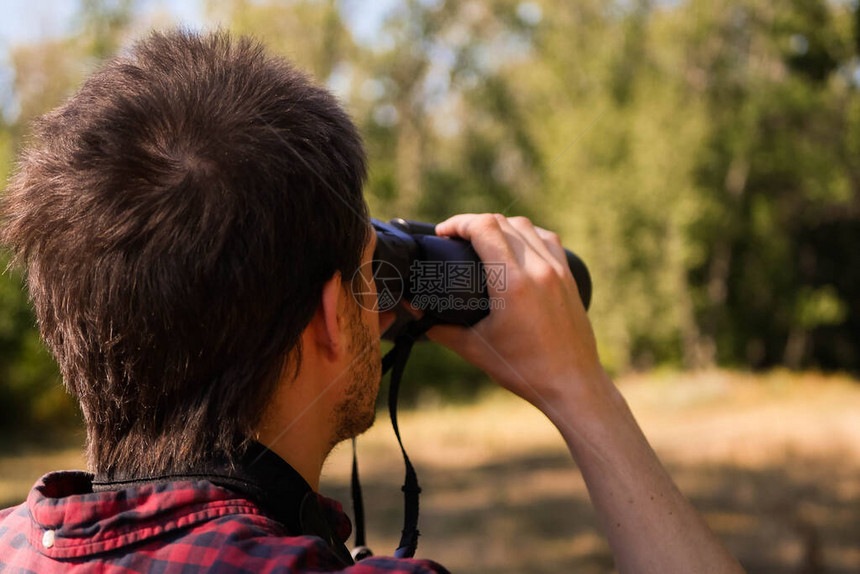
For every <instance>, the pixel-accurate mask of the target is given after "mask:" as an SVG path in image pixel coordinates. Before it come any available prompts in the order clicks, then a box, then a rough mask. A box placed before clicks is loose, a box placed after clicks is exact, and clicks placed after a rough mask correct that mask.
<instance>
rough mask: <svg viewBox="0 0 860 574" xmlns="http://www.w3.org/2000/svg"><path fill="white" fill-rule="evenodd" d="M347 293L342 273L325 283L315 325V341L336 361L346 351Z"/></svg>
mask: <svg viewBox="0 0 860 574" xmlns="http://www.w3.org/2000/svg"><path fill="white" fill-rule="evenodd" d="M345 297H346V293H345V292H344V290H343V287H342V286H341V277H340V272H337V273H335V274H334V275H333V276H332V277H331V279H329V280H328V281H326V282H325V284H324V285H323V289H322V296H321V297H320V302H319V305H318V306H317V310H316V313H315V314H314V318H313V319H312V320H311V323H312V325H313V334H314V341H315V342H316V343H317V345H318V346H319V348H320V349H321V351H322V352H323V353H325V354H326V355H327V356H328V357H329V358H331V359H336V358H337V357H338V356H340V354H341V353H343V352H344V350H345V346H346V345H345V333H344V329H345V328H346V324H345V323H346V316H345V313H346V303H347V301H345Z"/></svg>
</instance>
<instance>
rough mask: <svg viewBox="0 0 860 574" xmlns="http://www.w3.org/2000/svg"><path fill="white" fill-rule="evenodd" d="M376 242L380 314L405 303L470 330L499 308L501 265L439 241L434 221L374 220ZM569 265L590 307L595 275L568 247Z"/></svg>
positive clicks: (458, 242)
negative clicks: (491, 291) (493, 295)
mask: <svg viewBox="0 0 860 574" xmlns="http://www.w3.org/2000/svg"><path fill="white" fill-rule="evenodd" d="M371 222H372V224H373V227H374V229H375V231H376V236H377V243H376V250H375V252H374V256H373V279H374V282H375V283H376V290H377V297H378V304H379V310H380V311H387V310H390V309H395V310H396V309H397V308H398V307H399V305H398V303H399V302H400V301H401V300H402V299H405V300H407V301H409V302H410V303H411V305H412V306H413V307H414V308H417V309H420V310H421V311H423V312H424V313H425V314H430V315H432V316H433V317H434V318H435V319H436V320H437V321H438V322H440V323H450V324H457V325H464V326H471V325H474V324H475V323H477V322H478V321H480V320H481V319H483V318H484V317H486V316H487V315H488V314H489V313H490V311H491V310H492V309H493V308H496V307H497V306H498V305H499V303H500V302H499V301H494V300H493V299H492V298H491V297H490V296H489V291H488V285H489V286H492V287H493V288H494V291H496V292H504V290H505V288H506V281H507V277H506V269H505V264H504V263H502V262H493V261H486V262H482V261H481V259H480V257H478V254H477V253H476V252H475V250H474V248H473V247H472V244H471V243H470V242H468V241H465V240H463V239H457V238H449V237H438V236H437V235H436V226H435V225H434V224H432V223H422V222H419V221H408V220H405V219H392V220H391V221H390V222H389V223H383V222H382V221H379V220H377V219H372V220H371ZM565 253H566V255H567V263H568V266H569V267H570V270H571V273H572V274H573V277H574V279H575V280H576V286H577V288H578V290H579V296H580V299H582V303H583V305H584V306H585V308H586V309H588V306H589V304H590V303H591V275H590V274H589V272H588V267H586V265H585V263H584V262H583V261H582V259H580V258H579V257H578V256H577V255H576V254H574V253H573V252H571V251H569V250H567V249H565Z"/></svg>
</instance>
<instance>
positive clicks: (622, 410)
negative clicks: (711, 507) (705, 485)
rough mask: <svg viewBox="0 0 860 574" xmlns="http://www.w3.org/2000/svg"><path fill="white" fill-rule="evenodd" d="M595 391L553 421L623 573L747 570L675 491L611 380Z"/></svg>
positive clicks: (554, 414)
mask: <svg viewBox="0 0 860 574" xmlns="http://www.w3.org/2000/svg"><path fill="white" fill-rule="evenodd" d="M601 376H604V377H605V375H601ZM589 386H592V385H589ZM592 388H596V389H597V390H595V391H593V392H590V393H589V397H588V398H587V399H584V398H583V396H582V395H580V396H578V397H575V398H574V397H569V398H566V399H563V400H561V401H560V402H559V403H557V404H556V405H555V406H554V408H553V409H551V413H550V418H551V419H553V422H554V423H555V424H556V426H557V427H558V428H559V430H560V431H561V433H562V435H563V436H564V439H565V441H566V442H567V445H568V447H569V448H570V451H571V454H572V455H573V457H574V459H575V460H576V462H577V464H578V465H579V467H580V469H581V472H582V475H583V477H584V479H585V482H586V485H587V487H588V491H589V494H590V496H591V500H592V502H593V504H594V507H595V509H596V510H597V512H598V515H599V516H600V519H601V521H602V523H603V526H604V528H605V530H606V534H607V537H608V539H609V544H610V546H611V547H612V552H613V554H614V556H615V560H616V566H617V568H618V570H619V572H622V573H625V572H630V573H637V574H641V573H649V572H654V573H661V574H668V573H673V572H678V573H684V574H689V573H694V572H695V573H699V572H715V573H716V572H721V573H722V572H743V570H742V569H741V567H740V565H739V564H738V562H737V561H736V560H735V559H734V558H733V557H732V556H731V555H730V554H729V553H728V551H727V550H726V549H725V547H724V546H723V545H722V543H721V542H720V541H719V540H718V539H717V537H716V536H715V535H714V534H713V533H712V532H711V530H710V528H709V527H708V526H707V524H705V522H704V521H703V520H702V518H701V517H700V516H699V514H698V513H697V512H696V510H695V509H694V508H693V507H692V505H691V504H690V503H689V502H688V501H687V499H686V498H684V496H683V495H682V494H681V492H680V491H679V490H678V488H677V487H676V486H675V484H674V482H673V481H672V479H671V478H670V477H669V475H668V473H667V472H666V470H665V469H664V468H663V466H662V465H661V464H660V461H659V460H658V459H657V456H656V455H655V454H654V451H653V450H652V449H651V447H650V445H649V444H648V441H647V440H646V439H645V436H644V435H643V434H642V431H641V430H640V428H639V426H638V424H637V423H636V421H635V419H634V418H633V414H632V413H631V412H630V409H629V408H628V407H627V404H626V402H625V401H624V399H623V397H621V395H620V393H618V392H617V390H616V389H615V387H614V385H613V384H612V382H611V381H609V380H608V377H607V378H606V379H605V380H604V381H601V382H600V383H599V384H597V385H593V386H592ZM583 402H586V403H587V404H583ZM583 407H586V408H583Z"/></svg>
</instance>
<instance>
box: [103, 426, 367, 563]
mask: <svg viewBox="0 0 860 574" xmlns="http://www.w3.org/2000/svg"><path fill="white" fill-rule="evenodd" d="M178 480H206V481H209V482H211V483H213V484H216V485H218V486H221V487H223V488H227V489H229V490H232V491H234V492H238V493H240V494H242V495H243V496H245V497H246V498H248V499H249V500H252V501H254V502H255V503H256V504H257V505H259V506H260V508H262V509H263V511H264V512H265V513H266V514H267V515H268V516H269V517H271V518H273V519H274V520H277V521H278V522H280V523H281V524H282V525H283V526H284V527H285V528H286V530H287V532H289V533H290V534H292V535H294V536H299V535H311V536H319V537H320V538H322V539H323V540H325V541H326V542H327V543H328V545H329V546H330V547H331V549H332V551H334V553H335V554H336V555H337V556H338V557H339V558H340V559H341V560H343V561H344V563H346V564H352V563H353V561H352V557H351V556H350V553H349V551H348V550H347V548H346V546H344V544H343V542H341V541H340V540H338V539H337V537H336V536H335V535H334V532H333V530H332V526H331V524H330V523H329V521H328V519H327V518H326V517H325V515H324V513H323V510H322V508H321V506H320V504H319V498H318V497H317V494H316V493H315V492H314V491H313V489H312V488H311V487H310V485H309V484H308V483H307V481H306V480H305V479H304V478H303V477H302V475H300V474H299V473H298V471H296V470H295V469H294V468H293V467H292V466H290V465H289V464H288V463H287V462H286V461H285V460H283V459H282V458H281V457H279V456H278V455H276V454H275V453H274V452H272V451H271V450H269V449H268V448H266V447H265V446H263V445H262V444H260V443H258V442H252V443H251V444H250V446H249V447H248V450H247V451H246V453H245V455H244V456H243V457H242V459H241V461H240V464H239V466H238V468H230V467H228V466H226V465H212V466H211V467H206V468H203V469H200V470H199V471H198V472H188V473H182V474H167V475H160V476H151V477H144V478H131V479H125V480H107V479H105V477H103V476H98V475H97V476H95V477H94V478H93V492H102V491H108V490H122V489H124V488H128V487H131V486H140V485H142V484H151V483H158V482H168V481H178Z"/></svg>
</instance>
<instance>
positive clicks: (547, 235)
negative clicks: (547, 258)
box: [535, 226, 570, 273]
mask: <svg viewBox="0 0 860 574" xmlns="http://www.w3.org/2000/svg"><path fill="white" fill-rule="evenodd" d="M535 233H537V234H538V236H539V237H540V238H541V240H542V241H543V243H544V245H546V248H547V249H548V250H549V252H550V253H552V256H553V257H554V258H555V259H556V261H558V262H559V263H561V265H562V267H564V269H566V270H567V272H568V273H569V272H570V265H569V264H568V262H567V254H566V253H565V252H564V247H563V246H562V244H561V239H559V237H558V234H556V233H553V232H552V231H548V230H546V229H544V228H542V227H537V226H535Z"/></svg>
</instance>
